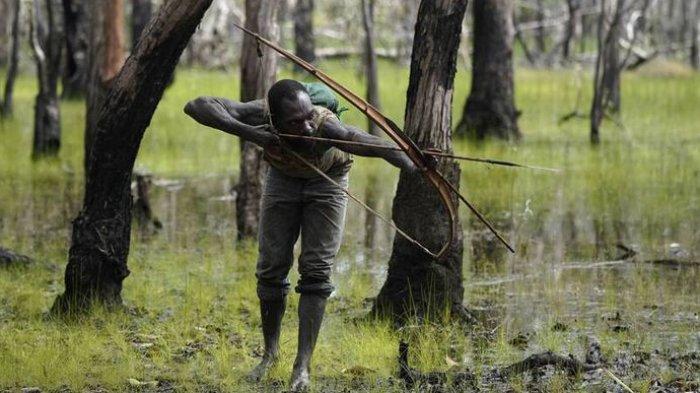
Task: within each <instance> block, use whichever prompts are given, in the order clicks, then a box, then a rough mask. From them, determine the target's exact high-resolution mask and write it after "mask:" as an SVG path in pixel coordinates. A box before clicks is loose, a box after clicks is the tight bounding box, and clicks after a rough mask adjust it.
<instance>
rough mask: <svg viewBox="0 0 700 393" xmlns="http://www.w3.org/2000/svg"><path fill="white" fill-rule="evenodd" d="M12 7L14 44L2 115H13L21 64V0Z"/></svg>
mask: <svg viewBox="0 0 700 393" xmlns="http://www.w3.org/2000/svg"><path fill="white" fill-rule="evenodd" d="M13 3H14V7H13V8H12V33H11V34H12V44H11V45H10V57H9V64H8V66H7V77H6V79H5V92H4V94H3V101H2V106H1V107H0V117H6V116H10V115H12V101H13V93H14V89H15V78H16V77H17V66H18V64H19V32H20V30H19V18H20V15H21V4H22V1H21V0H15V1H14V2H13Z"/></svg>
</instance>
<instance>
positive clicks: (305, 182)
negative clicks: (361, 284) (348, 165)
mask: <svg viewBox="0 0 700 393" xmlns="http://www.w3.org/2000/svg"><path fill="white" fill-rule="evenodd" d="M329 176H330V177H331V178H333V179H334V180H336V181H337V182H338V183H340V184H341V185H342V186H343V187H347V185H348V173H347V171H342V173H339V174H330V173H329ZM346 206H347V195H345V193H343V192H342V191H341V190H340V189H338V187H336V186H335V185H333V184H331V183H330V182H329V181H328V180H326V179H324V178H322V177H320V176H319V177H314V178H312V179H303V178H297V177H291V176H287V175H285V174H283V173H282V172H280V171H279V170H277V169H275V168H274V167H270V170H269V171H268V173H267V178H266V181H265V186H264V189H263V195H262V208H261V215H260V227H259V228H260V229H259V231H258V244H259V257H258V264H257V268H256V272H255V276H256V277H257V280H258V282H257V293H258V297H259V298H260V299H261V300H277V299H281V298H282V297H284V296H286V295H287V293H288V292H289V280H288V279H287V274H288V273H289V269H290V268H291V267H292V262H293V258H294V253H293V252H294V244H295V243H296V242H297V239H298V238H299V234H301V254H300V255H299V266H298V269H299V274H300V279H299V282H298V284H297V286H296V288H295V290H296V291H297V292H299V293H302V294H304V293H312V294H316V295H319V296H323V297H326V298H327V297H328V296H329V295H330V294H331V292H333V285H332V284H331V278H330V275H331V268H332V266H333V260H334V258H335V256H336V254H337V253H338V249H339V248H340V242H341V239H342V236H343V227H344V224H345V208H346Z"/></svg>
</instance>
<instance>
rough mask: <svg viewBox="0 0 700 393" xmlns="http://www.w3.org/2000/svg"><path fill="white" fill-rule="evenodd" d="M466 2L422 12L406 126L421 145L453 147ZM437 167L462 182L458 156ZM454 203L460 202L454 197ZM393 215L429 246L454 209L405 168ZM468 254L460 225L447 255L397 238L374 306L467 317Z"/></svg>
mask: <svg viewBox="0 0 700 393" xmlns="http://www.w3.org/2000/svg"><path fill="white" fill-rule="evenodd" d="M466 8H467V0H445V1H440V2H435V1H431V0H424V1H422V2H421V4H420V7H419V10H418V19H417V23H416V29H415V35H414V37H415V38H414V41H413V55H412V57H411V74H410V79H409V85H408V91H407V103H406V116H405V124H406V135H407V136H408V137H409V138H411V139H412V140H414V141H415V142H416V144H417V145H418V146H419V147H420V148H428V147H434V148H438V149H440V150H442V151H447V152H449V151H452V138H451V129H450V125H451V117H452V115H451V113H452V111H451V106H452V93H453V84H454V75H455V71H456V63H457V52H458V49H459V39H460V32H461V29H462V20H463V19H464V13H465V12H466ZM438 168H439V170H440V171H441V172H442V173H443V174H444V175H445V177H446V178H447V179H448V180H449V181H450V182H452V184H454V185H455V186H456V187H459V174H460V170H459V166H458V165H457V164H456V163H455V162H454V161H453V160H441V162H440V163H439V165H438ZM453 203H457V201H456V197H455V196H453ZM393 218H394V221H395V222H396V225H397V226H398V227H399V228H402V229H403V230H405V231H406V232H408V233H409V234H410V235H411V236H415V239H416V240H418V241H419V242H421V243H422V244H424V245H426V246H427V247H428V248H430V249H437V248H438V247H439V246H440V245H442V244H444V243H445V242H447V241H449V240H450V239H449V233H450V228H449V225H448V222H449V220H448V217H447V212H446V211H445V209H444V207H443V206H442V203H441V201H440V198H439V196H438V194H437V193H436V192H435V189H434V188H433V187H432V186H431V185H430V184H429V182H427V181H426V180H425V179H424V177H423V176H421V175H420V174H409V173H407V172H405V171H402V172H401V175H400V177H399V183H398V188H397V191H396V196H395V198H394V205H393ZM458 227H459V224H458ZM462 253H463V237H462V233H461V231H460V232H458V233H457V234H456V237H455V239H454V242H453V244H452V247H451V248H450V250H449V252H448V254H446V255H445V258H444V259H442V260H440V261H435V260H433V259H432V258H431V257H430V256H428V255H426V254H425V253H424V252H422V251H420V250H419V249H417V248H416V246H415V245H413V244H411V243H410V242H408V241H407V240H406V239H404V238H403V237H401V236H395V237H394V246H393V250H392V254H391V259H390V260H389V270H388V275H387V279H386V282H385V283H384V286H383V287H382V289H381V291H380V292H379V295H378V297H377V300H376V303H375V306H374V310H373V312H374V313H376V314H379V315H386V316H393V317H394V318H396V319H397V320H399V321H402V320H405V318H407V317H411V316H418V317H424V316H429V317H437V318H440V317H442V316H445V312H446V311H447V312H452V313H453V314H458V315H462V314H463V312H464V308H463V306H462V300H463V294H464V288H463V287H462Z"/></svg>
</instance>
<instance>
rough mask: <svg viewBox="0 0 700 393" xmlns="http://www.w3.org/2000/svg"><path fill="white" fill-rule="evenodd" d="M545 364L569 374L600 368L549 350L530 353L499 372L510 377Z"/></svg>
mask: <svg viewBox="0 0 700 393" xmlns="http://www.w3.org/2000/svg"><path fill="white" fill-rule="evenodd" d="M544 366H554V367H555V368H558V369H561V370H565V371H567V372H568V373H569V375H575V374H579V373H581V372H582V371H593V370H596V369H598V367H597V366H596V365H592V364H585V363H582V362H580V361H578V360H576V359H575V358H574V357H573V356H571V355H569V356H568V357H565V356H561V355H557V354H556V353H553V352H551V351H547V352H543V353H537V354H534V355H530V356H529V357H528V358H527V359H525V360H521V361H519V362H517V363H513V364H511V365H510V366H508V367H506V368H504V369H502V370H501V372H500V373H499V374H500V375H501V376H503V377H510V376H512V375H515V374H521V373H524V372H526V371H531V370H535V369H538V368H540V367H544Z"/></svg>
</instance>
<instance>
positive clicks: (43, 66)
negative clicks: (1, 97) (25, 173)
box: [30, 0, 63, 159]
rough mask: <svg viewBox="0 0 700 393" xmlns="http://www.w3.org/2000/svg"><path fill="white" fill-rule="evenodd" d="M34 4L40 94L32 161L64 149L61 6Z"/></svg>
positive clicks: (53, 0)
mask: <svg viewBox="0 0 700 393" xmlns="http://www.w3.org/2000/svg"><path fill="white" fill-rule="evenodd" d="M41 3H42V0H34V2H33V6H34V9H33V12H32V18H31V23H30V36H31V42H32V51H33V53H34V61H35V63H36V69H37V79H38V84H39V92H38V93H37V95H36V101H35V104H34V143H33V148H32V158H34V159H37V158H41V157H45V156H54V155H57V154H58V150H59V148H60V147H61V111H60V107H59V105H58V77H59V74H60V66H61V53H62V50H63V30H62V27H61V19H62V17H61V11H60V3H59V2H58V1H57V0H44V1H43V3H44V7H45V12H46V20H44V17H43V16H42V5H41Z"/></svg>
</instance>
